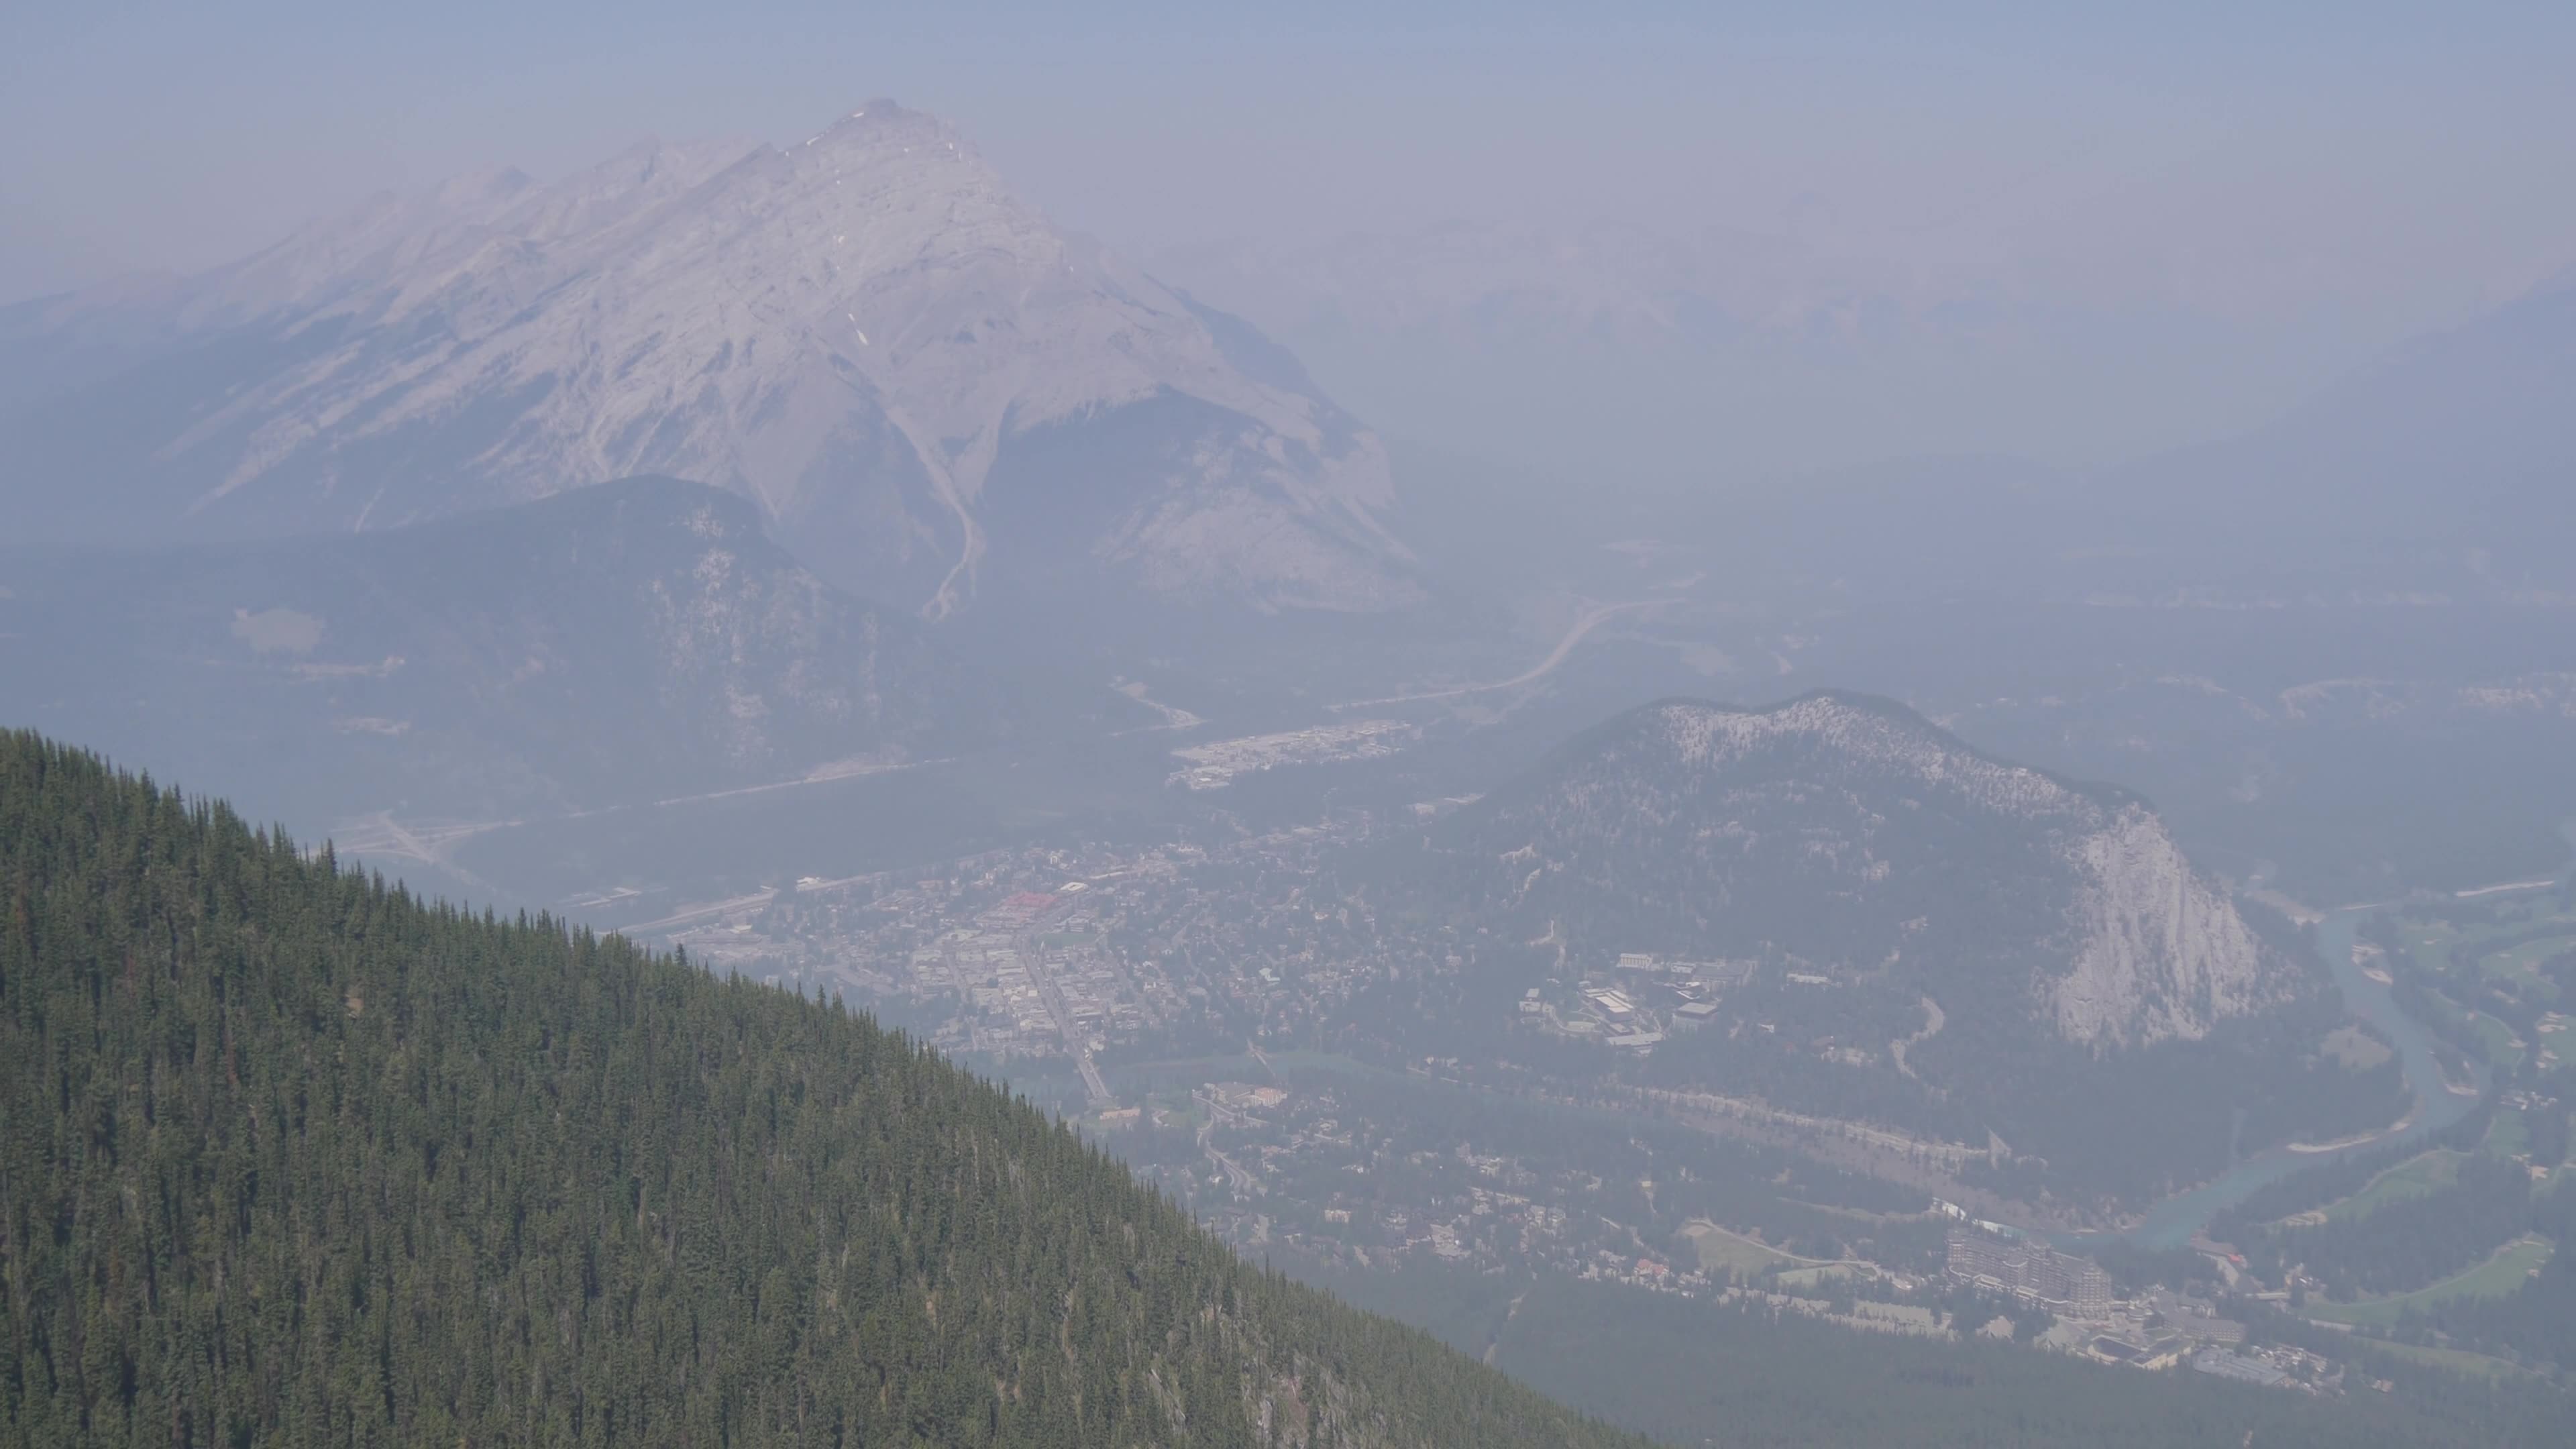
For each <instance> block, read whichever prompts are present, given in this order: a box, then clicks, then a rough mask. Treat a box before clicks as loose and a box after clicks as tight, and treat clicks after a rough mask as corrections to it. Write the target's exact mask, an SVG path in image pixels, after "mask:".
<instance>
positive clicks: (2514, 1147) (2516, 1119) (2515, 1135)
mask: <svg viewBox="0 0 2576 1449" xmlns="http://www.w3.org/2000/svg"><path fill="white" fill-rule="evenodd" d="M2478 1150H2479V1151H2480V1152H2483V1153H2485V1154H2487V1155H2488V1156H2489V1157H2520V1156H2521V1155H2523V1154H2524V1153H2526V1152H2529V1151H2530V1150H2531V1129H2530V1127H2529V1126H2528V1125H2526V1124H2525V1123H2524V1121H2523V1118H2522V1114H2521V1113H2520V1112H2498V1113H2497V1114H2495V1123H2494V1125H2492V1126H2490V1127H2488V1128H2487V1140H2486V1141H2484V1142H2482V1143H2480V1144H2479V1145H2478ZM2541 1165H2542V1166H2543V1167H2548V1166H2552V1165H2554V1164H2550V1163H2542V1164H2541Z"/></svg>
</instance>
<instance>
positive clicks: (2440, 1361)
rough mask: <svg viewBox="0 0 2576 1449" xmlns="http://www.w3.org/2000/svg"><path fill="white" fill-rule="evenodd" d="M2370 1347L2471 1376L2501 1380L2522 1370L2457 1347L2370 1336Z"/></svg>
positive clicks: (2497, 1359)
mask: <svg viewBox="0 0 2576 1449" xmlns="http://www.w3.org/2000/svg"><path fill="white" fill-rule="evenodd" d="M2371 1346H2372V1347H2374V1348H2381V1349H2386V1350H2387V1351H2388V1352H2390V1353H2393V1354H2395V1355H2397V1356H2398V1357H2399V1358H2411V1359H2413V1360H2414V1361H2415V1362H2417V1363H2420V1364H2426V1365H2429V1366H2431V1367H2433V1368H2438V1369H2449V1370H2450V1371H2451V1372H2453V1373H2455V1374H2467V1375H2469V1376H2471V1377H2473V1378H2481V1379H2501V1378H2507V1377H2510V1376H2512V1375H2514V1374H2518V1373H2521V1372H2522V1370H2521V1369H2519V1368H2516V1367H2515V1366H2514V1365H2512V1364H2509V1363H2506V1362H2505V1361H2504V1360H2503V1359H2500V1358H2489V1357H2488V1356H2487V1355H2485V1354H2482V1353H2469V1352H2466V1351H2464V1350H2461V1349H2456V1348H2434V1347H2432V1346H2431V1345H2430V1344H2420V1343H2388V1342H2384V1341H2382V1340H2379V1339H2372V1340H2371Z"/></svg>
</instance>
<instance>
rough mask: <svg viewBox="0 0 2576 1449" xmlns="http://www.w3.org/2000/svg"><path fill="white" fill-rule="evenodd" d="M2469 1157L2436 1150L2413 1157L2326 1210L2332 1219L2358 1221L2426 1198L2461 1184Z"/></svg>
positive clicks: (2364, 1184) (2461, 1153)
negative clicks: (2390, 1206) (2462, 1167)
mask: <svg viewBox="0 0 2576 1449" xmlns="http://www.w3.org/2000/svg"><path fill="white" fill-rule="evenodd" d="M2467 1160H2468V1154H2467V1153H2464V1152H2453V1151H2451V1150H2449V1149H2448V1148H2437V1149H2435V1150H2433V1151H2431V1152H2427V1153H2425V1154H2423V1155H2422V1156H2420V1157H2410V1158H2408V1159H2406V1160H2405V1161H2404V1162H2401V1163H2399V1164H2397V1165H2396V1166H2395V1167H2392V1168H2390V1169H2388V1170H2387V1171H2386V1172H2383V1173H2381V1174H2379V1175H2378V1176H2377V1177H2374V1178H2372V1179H2371V1180H2370V1181H2368V1182H2365V1183H2363V1184H2362V1185H2361V1191H2359V1192H2356V1193H2354V1194H2353V1195H2352V1196H2350V1197H2348V1198H2345V1199H2344V1200H2343V1201H2341V1202H2337V1203H2330V1204H2328V1205H2327V1206H2326V1209H2325V1215H2326V1216H2327V1217H2328V1218H2329V1219H2342V1218H2357V1217H2363V1216H2366V1215H2368V1214H2369V1213H2370V1212H2371V1211H2372V1210H2373V1209H2375V1208H2377V1207H2379V1206H2381V1205H2382V1204H2384V1203H2392V1202H2403V1201H2405V1200H2406V1199H2408V1198H2416V1197H2424V1196H2427V1195H2429V1194H2431V1193H2433V1192H2436V1191H2438V1190H2440V1189H2442V1188H2446V1187H2449V1186H2450V1185H2451V1184H2452V1183H2455V1182H2457V1181H2459V1180H2460V1164H2461V1163H2462V1162H2465V1161H2467Z"/></svg>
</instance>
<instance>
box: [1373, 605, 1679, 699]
mask: <svg viewBox="0 0 2576 1449" xmlns="http://www.w3.org/2000/svg"><path fill="white" fill-rule="evenodd" d="M1660 602H1662V601H1661V600H1658V599H1630V600H1629V601H1627V602H1626V603H1623V604H1603V605H1601V606H1600V607H1599V608H1596V609H1593V610H1591V611H1590V612H1588V613H1586V614H1585V615H1584V616H1583V617H1582V618H1580V619H1577V620H1575V621H1574V627H1573V628H1571V629H1568V630H1566V631H1565V637H1564V638H1562V639H1559V640H1557V641H1556V647H1555V648H1554V649H1551V650H1549V651H1548V654H1547V657H1546V658H1545V659H1542V660H1540V661H1539V662H1538V663H1536V664H1534V665H1532V666H1530V667H1529V668H1528V669H1525V670H1523V671H1521V672H1520V673H1518V674H1515V675H1513V676H1512V677H1511V678H1509V679H1498V680H1496V681H1494V682H1493V683H1491V684H1461V685H1457V686H1455V687H1453V688H1449V689H1430V690H1424V691H1423V692H1422V693H1420V694H1392V695H1388V696H1387V697H1386V698H1384V699H1354V700H1352V701H1350V702H1349V703H1347V704H1337V705H1334V706H1333V708H1334V709H1337V710H1343V709H1366V708H1369V707H1371V706H1374V705H1381V704H1412V703H1415V702H1416V701H1419V700H1425V699H1455V698H1457V697H1458V696H1459V695H1462V694H1483V693H1484V692H1486V691H1487V690H1492V689H1510V688H1513V687H1514V686H1516V685H1522V684H1528V683H1530V682H1532V681H1534V680H1538V679H1544V678H1546V677H1547V676H1548V675H1549V674H1551V673H1553V672H1555V670H1556V667H1557V666H1558V665H1560V664H1563V663H1564V662H1565V660H1566V656H1568V655H1570V654H1572V653H1573V652H1574V649H1575V646H1576V645H1578V644H1581V643H1582V642H1583V637H1584V636H1585V635H1587V634H1589V633H1591V632H1592V631H1593V630H1595V629H1598V628H1600V627H1601V626H1602V625H1603V624H1605V623H1607V622H1609V621H1610V620H1611V619H1613V618H1616V617H1617V616H1619V615H1621V614H1625V613H1629V612H1632V611H1634V610H1638V609H1651V608H1653V607H1654V606H1655V605H1656V604H1658V603H1660Z"/></svg>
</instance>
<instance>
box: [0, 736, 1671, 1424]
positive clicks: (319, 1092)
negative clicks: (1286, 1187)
mask: <svg viewBox="0 0 2576 1449" xmlns="http://www.w3.org/2000/svg"><path fill="white" fill-rule="evenodd" d="M0 1057H5V1058H6V1060H7V1061H8V1063H9V1069H8V1070H7V1072H6V1073H5V1074H0V1263H5V1269H6V1271H5V1273H0V1342H5V1345H6V1347H5V1353H0V1442H5V1443H13V1444H46V1445H79V1444H129V1443H132V1444H141V1443H152V1444H173V1443H177V1444H190V1445H207V1444H229V1445H253V1444H326V1443H327V1444H397V1443H402V1444H458V1443H466V1444H504V1443H517V1444H536V1443H573V1442H581V1443H593V1444H670V1445H681V1444H687V1445H719V1444H764V1443H782V1442H795V1443H801V1444H851V1445H856V1444H868V1445H878V1444H906V1445H952V1444H953V1445H984V1444H992V1445H1048V1446H1068V1449H1069V1446H1076V1445H1082V1446H1091V1445H1184V1444H1186V1445H1192V1446H1213V1445H1240V1446H1253V1445H1261V1446H1324V1445H1336V1446H1340V1445H1351V1446H1358V1445H1502V1446H1509V1445H1531V1446H1537V1445H1552V1446H1569V1449H1571V1446H1593V1445H1611V1444H1620V1443H1631V1442H1637V1441H1631V1440H1628V1439H1626V1438H1624V1436H1621V1435H1618V1434H1615V1433H1613V1432H1610V1431H1608V1430H1605V1429H1601V1428H1598V1427H1595V1426H1592V1425H1590V1424H1587V1423H1585V1422H1582V1421H1580V1420H1578V1419H1576V1418H1575V1417H1574V1416H1573V1415H1571V1414H1570V1413H1568V1412H1566V1411H1564V1410H1561V1409H1559V1408H1557V1407H1555V1406H1553V1405H1551V1404H1549V1403H1548V1402H1546V1401H1545V1400H1543V1399H1541V1398H1539V1397H1538V1396H1537V1395H1535V1394H1533V1393H1530V1392H1528V1391H1526V1390H1523V1389H1521V1388H1519V1387H1517V1386H1515V1385H1514V1384H1512V1383H1511V1382H1509V1381H1508V1380H1506V1379H1504V1378H1503V1377H1502V1376H1500V1375H1499V1374H1496V1373H1494V1372H1492V1371H1490V1370H1487V1369H1485V1368H1483V1367H1481V1366H1479V1365H1477V1364H1475V1363H1473V1362H1471V1361H1469V1360H1468V1359H1466V1358H1464V1357H1461V1356H1459V1355H1457V1354H1454V1353H1452V1352H1450V1351H1448V1350H1446V1349H1443V1348H1440V1347H1439V1346H1437V1345H1436V1344H1435V1343H1434V1342H1433V1341H1432V1340H1431V1339H1429V1338H1427V1337H1426V1336H1424V1335H1422V1334H1419V1333H1416V1332H1414V1331H1412V1330H1409V1329H1404V1328H1400V1327H1397V1326H1396V1325H1394V1324H1391V1323H1389V1322H1387V1321H1385V1320H1382V1319H1377V1318H1373V1317H1369V1316H1366V1315H1362V1314H1360V1313H1357V1312H1355V1311H1352V1310H1349V1309H1347V1308H1344V1307H1342V1306H1340V1305H1339V1304H1337V1303H1335V1302H1334V1301H1333V1300H1331V1299H1330V1298H1327V1297H1325V1296H1323V1295H1321V1294H1318V1293H1315V1292H1313V1291H1310V1290H1307V1289H1304V1288H1300V1287H1297V1286H1294V1285H1292V1284H1290V1283H1288V1282H1287V1281H1286V1280H1284V1279H1283V1278H1280V1277H1278V1276H1276V1275H1274V1274H1271V1273H1268V1272H1266V1271H1264V1270H1261V1269H1256V1268H1253V1267H1251V1266H1248V1265H1246V1264H1244V1263H1242V1262H1240V1261H1238V1260H1237V1259H1235V1258H1234V1257H1233V1256H1232V1255H1231V1254H1230V1253H1229V1252H1227V1251H1226V1250H1225V1249H1223V1248H1222V1247H1220V1246H1218V1245H1217V1244H1216V1243H1215V1242H1214V1241H1213V1240H1211V1239H1210V1238H1208V1237H1207V1236H1205V1235H1204V1234H1202V1233H1201V1232H1200V1231H1199V1230H1198V1229H1197V1228H1196V1227H1195V1226H1194V1225H1193V1224H1192V1223H1191V1222H1190V1221H1189V1219H1188V1217H1187V1216H1186V1215H1185V1214H1184V1213H1182V1212H1181V1211H1179V1210H1177V1209H1176V1208H1174V1207H1173V1206H1172V1205H1170V1204H1169V1203H1166V1202H1164V1201H1162V1200H1160V1199H1159V1198H1158V1197H1156V1196H1154V1195H1152V1194H1149V1193H1147V1192H1145V1191H1143V1190H1140V1189H1139V1188H1138V1187H1137V1186H1136V1185H1135V1184H1134V1182H1133V1181H1132V1180H1131V1179H1130V1178H1129V1177H1128V1176H1127V1174H1126V1172H1125V1171H1124V1170H1123V1169H1121V1168H1119V1167H1118V1166H1117V1165H1115V1164H1114V1163H1112V1162H1111V1161H1110V1160H1108V1159H1107V1158H1105V1157H1103V1156H1102V1155H1100V1154H1099V1153H1097V1152H1095V1151H1093V1150H1091V1149H1089V1148H1087V1147H1086V1146H1084V1145H1083V1144H1082V1143H1081V1142H1080V1141H1079V1140H1078V1139H1076V1138H1075V1137H1074V1136H1073V1135H1072V1134H1071V1133H1070V1132H1069V1131H1068V1130H1066V1129H1064V1128H1062V1127H1060V1126H1058V1125H1054V1124H1051V1123H1049V1122H1048V1121H1047V1120H1046V1119H1045V1118H1044V1117H1042V1116H1041V1115H1040V1114H1039V1113H1037V1112H1036V1111H1034V1110H1032V1109H1030V1108H1028V1107H1027V1106H1025V1105H1023V1104H1021V1103H1019V1102H1016V1101H1014V1100H1013V1099H1011V1098H1010V1097H1008V1096H1006V1095H1005V1094H1004V1093H1002V1092H1000V1091H998V1090H996V1089H994V1088H992V1087H990V1086H989V1085H986V1084H984V1083H982V1082H980V1081H978V1080H976V1079H974V1078H972V1077H970V1076H968V1075H966V1074H965V1073H963V1072H960V1071H958V1070H957V1069H955V1068H953V1067H951V1066H949V1065H947V1064H946V1063H944V1062H942V1061H941V1060H939V1059H938V1058H936V1057H935V1056H933V1055H931V1054H929V1053H927V1052H925V1051H922V1050H921V1049H919V1048H917V1047H915V1046H913V1045H912V1044H911V1043H909V1042H908V1041H906V1040H904V1039H903V1038H902V1037H900V1036H897V1035H893V1034H890V1033H887V1032H884V1031H881V1030H879V1029H878V1028H876V1027H875V1026H874V1025H873V1024H872V1023H870V1022H868V1021H866V1020H864V1019H861V1018H856V1017H852V1016H850V1015H848V1014H846V1013H845V1012H843V1011H841V1010H840V1009H839V1008H837V1007H834V1006H825V1005H821V1004H817V1003H812V1002H806V1001H801V1000H798V999H796V998H795V997H793V996H790V995H787V994H784V993H781V992H778V991H776V990H773V989H770V988H766V987H760V986H754V985H750V984H747V983H744V982H742V981H739V980H734V981H719V980H715V979H713V978H710V977H707V976H705V975H703V974H701V973H699V972H698V971H696V970H694V969H692V968H691V967H689V966H688V965H687V964H686V963H685V962H680V961H674V960H670V959H666V958H660V957H654V956H649V955H646V954H645V953H643V952H640V951H638V950H636V949H634V948H632V947H630V946H628V945H627V944H625V943H624V942H623V941H621V940H619V939H616V938H608V939H599V938H596V937H593V936H591V935H590V934H588V933H586V932H585V933H568V932H567V931H565V930H564V929H563V927H562V926H561V925H559V924H558V923H555V922H553V921H549V920H543V919H540V920H535V921H529V920H526V919H522V920H519V921H516V922H507V921H501V920H496V919H494V918H492V917H491V916H489V915H485V916H481V917H477V916H474V915H472V914H470V913H466V912H462V911H459V910H456V909H454V908H450V907H446V906H433V905H428V904H425V903H423V902H422V901H420V900H418V899H416V898H414V897H412V896H410V895H409V894H407V893H406V892H404V891H403V890H402V889H401V888H399V887H388V886H387V885H386V884H384V883H383V881H382V880H381V879H370V878H366V877H362V876H360V875H357V874H354V873H350V872H345V871H342V870H340V869H339V868H338V867H337V865H336V864H335V862H334V861H333V859H332V858H331V857H330V856H329V855H328V854H327V853H325V854H323V855H321V856H318V857H307V856H305V855H303V854H302V853H300V852H299V851H298V850H297V849H296V847H295V846H294V845H293V844H292V843H290V842H289V841H287V840H285V839H283V838H281V837H279V836H277V835H274V834H270V833H266V832H256V833H255V832H253V831H252V830H251V829H250V828H249V827H248V826H247V825H246V824H245V823H244V822H243V821H242V820H241V819H240V818H239V817H237V816H236V815H234V814H233V813H232V812H231V811H229V810H228V809H226V808H224V807H222V806H220V805H212V804H207V803H204V802H200V801H192V800H187V799H183V798H182V797H181V796H179V795H178V794H176V793H174V792H170V791H167V790H164V789H160V788H158V787H155V786H154V785H152V784H151V783H150V782H148V781H141V780H136V779H134V778H131V777H127V776H121V775H117V774H114V773H111V772H110V771H109V770H108V769H107V768H106V767H105V766H104V765H102V764H101V763H100V762H99V761H98V760H97V759H95V758H94V757H92V756H89V755H85V754H81V753H77V752H72V751H67V750H64V749H62V748H60V747H57V746H54V745H52V744H49V743H47V742H45V741H43V740H41V739H39V738H37V737H36V736H33V735H30V734H23V733H21V734H10V735H6V736H0Z"/></svg>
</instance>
